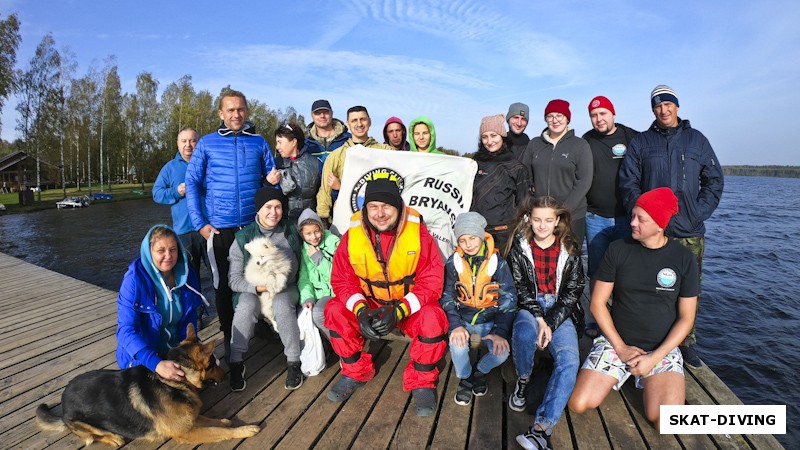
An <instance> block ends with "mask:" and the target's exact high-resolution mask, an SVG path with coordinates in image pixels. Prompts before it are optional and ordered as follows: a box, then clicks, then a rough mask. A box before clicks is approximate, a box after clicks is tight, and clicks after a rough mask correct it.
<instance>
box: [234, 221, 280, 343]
mask: <svg viewBox="0 0 800 450" xmlns="http://www.w3.org/2000/svg"><path fill="white" fill-rule="evenodd" d="M244 248H245V250H247V251H248V252H249V253H250V259H249V260H248V261H247V266H246V267H245V268H244V278H245V280H247V282H248V283H250V284H252V285H253V286H264V287H266V288H267V290H266V292H262V293H261V294H259V299H260V300H261V314H262V315H263V316H264V318H265V319H266V320H269V322H270V323H272V326H273V327H274V328H275V331H277V330H278V324H277V322H275V312H274V311H273V310H272V300H273V299H274V298H275V294H277V293H278V292H281V291H282V290H284V289H285V288H286V285H287V284H288V282H289V274H290V273H291V271H292V265H291V262H290V261H289V259H288V258H287V255H286V253H285V250H283V249H281V248H280V247H278V246H276V245H275V244H274V243H273V242H272V241H270V240H269V238H266V237H259V238H255V239H253V240H252V241H250V242H248V243H247V244H245V246H244Z"/></svg>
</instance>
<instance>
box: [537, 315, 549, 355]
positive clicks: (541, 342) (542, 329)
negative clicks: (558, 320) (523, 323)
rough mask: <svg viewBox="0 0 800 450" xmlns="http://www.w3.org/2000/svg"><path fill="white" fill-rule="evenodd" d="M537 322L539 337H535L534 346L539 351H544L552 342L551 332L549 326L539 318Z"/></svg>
mask: <svg viewBox="0 0 800 450" xmlns="http://www.w3.org/2000/svg"><path fill="white" fill-rule="evenodd" d="M537 320H538V322H539V335H538V336H537V337H536V346H537V347H539V349H540V350H544V349H545V348H547V345H548V344H550V342H551V341H552V340H553V330H551V329H550V326H549V325H547V322H545V321H544V319H542V318H541V317H539V318H538V319H537Z"/></svg>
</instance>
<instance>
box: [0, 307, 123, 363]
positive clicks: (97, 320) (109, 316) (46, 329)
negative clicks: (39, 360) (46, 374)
mask: <svg viewBox="0 0 800 450" xmlns="http://www.w3.org/2000/svg"><path fill="white" fill-rule="evenodd" d="M116 322H117V310H116V308H109V307H106V308H97V309H94V310H92V311H89V312H84V313H83V314H82V315H81V316H80V319H79V320H73V321H63V322H62V323H61V324H58V325H56V326H52V325H51V326H47V325H46V324H43V325H42V326H41V327H32V328H29V329H27V330H25V331H23V332H21V333H19V334H18V335H17V336H15V338H14V339H7V340H5V342H4V343H3V344H0V352H3V353H6V352H8V353H9V354H13V351H12V350H18V349H21V348H22V347H24V346H20V345H19V343H20V341H27V342H30V343H31V344H33V345H29V346H28V347H29V348H30V349H32V350H34V352H35V353H34V354H41V352H40V351H39V350H38V349H37V348H36V345H35V344H36V343H37V342H39V341H42V340H46V339H48V338H51V337H53V336H59V337H61V336H63V333H64V332H69V330H70V329H71V328H69V327H68V326H64V325H65V324H67V323H74V324H80V325H78V327H86V328H91V327H92V326H97V325H98V324H99V325H100V326H101V327H107V326H108V325H109V324H114V325H116ZM78 327H76V328H78ZM18 354H22V355H23V357H24V356H25V355H26V354H25V353H22V352H20V353H18Z"/></svg>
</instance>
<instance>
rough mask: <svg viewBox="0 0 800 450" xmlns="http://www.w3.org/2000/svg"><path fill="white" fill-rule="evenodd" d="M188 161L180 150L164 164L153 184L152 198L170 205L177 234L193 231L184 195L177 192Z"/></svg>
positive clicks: (184, 175) (173, 225)
mask: <svg viewBox="0 0 800 450" xmlns="http://www.w3.org/2000/svg"><path fill="white" fill-rule="evenodd" d="M188 167H189V163H188V162H186V160H185V159H183V156H181V152H177V154H176V155H175V158H174V159H172V160H171V161H170V162H168V163H166V164H164V167H162V168H161V171H160V172H158V177H157V178H156V182H155V184H154V185H153V200H154V201H155V202H156V203H160V204H162V205H172V207H171V208H170V210H171V211H172V228H173V229H174V230H175V232H176V233H178V234H186V233H190V232H192V231H194V227H193V226H192V220H191V219H190V218H189V208H187V206H186V197H185V196H183V197H182V196H181V194H179V193H178V185H179V184H181V183H183V182H184V181H185V179H186V169H187V168H188Z"/></svg>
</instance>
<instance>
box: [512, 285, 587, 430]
mask: <svg viewBox="0 0 800 450" xmlns="http://www.w3.org/2000/svg"><path fill="white" fill-rule="evenodd" d="M539 296H542V294H539ZM537 297H538V296H537ZM538 333H539V323H538V322H537V320H536V318H535V317H533V314H531V313H530V312H528V311H527V310H524V309H521V310H519V312H517V317H516V318H515V319H514V331H513V332H512V342H511V348H512V349H513V353H514V365H516V366H517V376H518V377H520V378H528V377H530V375H531V372H533V354H534V353H535V352H536V337H537V335H538ZM545 348H546V349H547V350H549V351H550V354H551V355H552V356H553V373H552V375H550V380H549V381H548V382H547V389H546V390H545V392H544V400H542V404H541V405H539V408H538V409H537V410H536V419H535V421H534V423H538V424H541V425H543V426H545V427H546V428H552V427H553V426H555V424H556V423H557V422H558V421H559V419H561V414H563V412H564V407H566V406H567V400H569V396H570V395H571V394H572V388H574V387H575V379H576V378H577V376H578V365H579V364H580V360H579V356H578V334H577V333H576V331H575V325H574V324H573V323H572V319H567V320H565V321H564V322H562V323H561V325H560V326H559V327H558V328H556V329H555V331H553V341H552V342H550V344H549V345H548V346H547V347H545Z"/></svg>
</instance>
